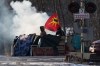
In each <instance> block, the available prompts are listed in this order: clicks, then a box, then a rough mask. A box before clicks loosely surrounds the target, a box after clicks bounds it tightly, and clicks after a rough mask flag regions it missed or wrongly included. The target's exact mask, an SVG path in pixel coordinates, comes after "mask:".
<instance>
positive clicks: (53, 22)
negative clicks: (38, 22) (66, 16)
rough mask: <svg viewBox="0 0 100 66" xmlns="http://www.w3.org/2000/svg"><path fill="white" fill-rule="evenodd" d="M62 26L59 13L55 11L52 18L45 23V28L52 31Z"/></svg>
mask: <svg viewBox="0 0 100 66" xmlns="http://www.w3.org/2000/svg"><path fill="white" fill-rule="evenodd" d="M59 27H60V24H59V20H58V14H57V13H53V14H52V15H51V16H50V18H49V19H48V20H47V22H46V23H45V28H46V29H48V30H51V31H57V29H58V28H59Z"/></svg>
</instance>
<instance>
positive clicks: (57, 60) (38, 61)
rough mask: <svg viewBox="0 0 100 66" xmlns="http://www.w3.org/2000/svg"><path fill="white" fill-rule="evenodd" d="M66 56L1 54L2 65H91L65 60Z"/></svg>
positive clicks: (0, 64)
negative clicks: (9, 55) (14, 55)
mask: <svg viewBox="0 0 100 66" xmlns="http://www.w3.org/2000/svg"><path fill="white" fill-rule="evenodd" d="M64 58H65V57H64V56H55V57H53V56H38V57H37V56H35V57H32V56H31V57H7V56H0V66H89V65H82V64H74V63H68V62H64Z"/></svg>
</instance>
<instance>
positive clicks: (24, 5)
mask: <svg viewBox="0 0 100 66" xmlns="http://www.w3.org/2000/svg"><path fill="white" fill-rule="evenodd" d="M5 2H6V0H2V1H1V0H0V54H9V52H10V48H11V44H12V42H13V39H14V37H15V36H19V35H21V34H31V33H36V34H37V35H39V34H40V26H44V24H45V22H46V21H47V19H48V18H49V16H48V15H47V13H46V12H41V13H39V12H37V10H36V8H35V7H32V6H31V5H32V3H31V2H30V1H25V0H24V1H22V2H20V1H16V2H14V1H12V2H11V3H10V4H9V5H10V6H11V7H12V10H9V9H8V6H6V5H5ZM47 33H49V34H54V33H52V32H50V31H47ZM3 48H4V50H2V49H3Z"/></svg>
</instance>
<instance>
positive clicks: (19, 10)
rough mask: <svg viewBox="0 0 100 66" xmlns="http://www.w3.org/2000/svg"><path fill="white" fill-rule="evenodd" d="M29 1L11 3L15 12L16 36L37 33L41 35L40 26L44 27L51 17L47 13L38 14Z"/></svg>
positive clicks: (14, 30)
mask: <svg viewBox="0 0 100 66" xmlns="http://www.w3.org/2000/svg"><path fill="white" fill-rule="evenodd" d="M31 5H32V3H31V2H29V1H23V2H19V1H17V2H11V6H12V8H13V9H14V11H15V16H14V18H13V26H12V28H15V29H13V33H14V35H20V34H23V33H24V34H30V33H36V34H37V35H39V34H40V29H39V27H40V26H44V24H45V22H46V20H47V19H48V18H49V16H48V15H47V14H46V13H45V12H43V13H42V12H41V13H37V10H36V8H35V7H32V6H31Z"/></svg>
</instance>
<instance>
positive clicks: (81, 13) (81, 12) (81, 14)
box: [74, 8, 90, 19]
mask: <svg viewBox="0 0 100 66" xmlns="http://www.w3.org/2000/svg"><path fill="white" fill-rule="evenodd" d="M89 18H90V15H89V13H84V9H83V8H80V9H79V13H78V14H74V19H89Z"/></svg>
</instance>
